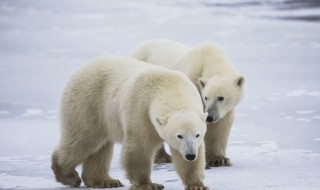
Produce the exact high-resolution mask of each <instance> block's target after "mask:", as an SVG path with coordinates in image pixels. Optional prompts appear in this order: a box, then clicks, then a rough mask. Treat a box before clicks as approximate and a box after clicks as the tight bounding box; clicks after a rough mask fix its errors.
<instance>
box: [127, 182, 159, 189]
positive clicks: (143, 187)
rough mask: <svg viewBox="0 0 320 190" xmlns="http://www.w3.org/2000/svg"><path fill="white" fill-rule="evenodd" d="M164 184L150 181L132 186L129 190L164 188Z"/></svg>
mask: <svg viewBox="0 0 320 190" xmlns="http://www.w3.org/2000/svg"><path fill="white" fill-rule="evenodd" d="M162 189H164V186H163V185H161V184H157V183H148V184H144V185H139V186H131V187H130V189H129V190H162Z"/></svg>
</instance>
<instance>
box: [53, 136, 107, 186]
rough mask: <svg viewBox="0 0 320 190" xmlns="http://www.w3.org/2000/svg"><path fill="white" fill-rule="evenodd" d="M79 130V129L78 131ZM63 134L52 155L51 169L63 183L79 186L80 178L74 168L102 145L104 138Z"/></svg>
mask: <svg viewBox="0 0 320 190" xmlns="http://www.w3.org/2000/svg"><path fill="white" fill-rule="evenodd" d="M78 132H79V131H78ZM79 136H81V138H78V136H77V135H76V134H69V135H64V136H63V137H62V139H61V141H60V145H59V147H58V148H57V149H56V150H55V151H54V153H53V155H52V166H51V168H52V170H53V172H54V174H55V177H56V180H57V181H58V182H61V183H62V184H64V185H69V186H71V187H79V186H80V184H81V179H80V177H79V175H78V173H77V171H76V170H75V168H76V167H77V166H78V165H79V164H81V163H82V162H84V161H85V160H86V159H87V158H88V157H89V156H90V155H91V154H93V153H94V152H96V151H97V150H99V149H100V148H101V146H102V145H103V140H104V138H102V137H101V138H96V137H93V136H92V134H90V133H89V134H86V135H79Z"/></svg>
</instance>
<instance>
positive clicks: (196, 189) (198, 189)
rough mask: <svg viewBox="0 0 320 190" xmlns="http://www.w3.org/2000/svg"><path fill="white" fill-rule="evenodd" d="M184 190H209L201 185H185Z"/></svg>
mask: <svg viewBox="0 0 320 190" xmlns="http://www.w3.org/2000/svg"><path fill="white" fill-rule="evenodd" d="M185 190H209V188H208V187H206V186H204V185H203V184H192V185H187V186H186V188H185Z"/></svg>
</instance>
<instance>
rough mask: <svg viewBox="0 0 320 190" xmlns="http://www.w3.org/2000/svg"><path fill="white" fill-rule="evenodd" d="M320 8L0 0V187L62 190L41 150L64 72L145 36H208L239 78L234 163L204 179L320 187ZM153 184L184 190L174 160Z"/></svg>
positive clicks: (52, 133) (249, 185)
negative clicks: (227, 57)
mask: <svg viewBox="0 0 320 190" xmlns="http://www.w3.org/2000/svg"><path fill="white" fill-rule="evenodd" d="M312 3H314V4H312ZM319 13H320V8H319V4H317V3H316V1H311V0H310V1H299V0H293V1H284V0H263V1H258V0H256V1H255V0H236V1H231V0H227V1H225V0H216V1H212V0H200V1H191V0H174V1H167V0H165V1H162V0H161V1H160V0H141V1H137V0H133V1H132V0H131V1H130V0H123V1H117V0H109V1H107V2H106V1H103V0H92V1H85V0H69V1H62V0H52V1H40V0H30V1H22V0H17V1H1V3H0V87H1V88H0V89H1V90H0V189H66V188H65V187H64V186H63V185H62V184H60V183H57V182H55V180H54V176H53V174H52V171H51V169H50V157H51V153H52V151H53V150H54V148H55V146H56V145H57V143H58V139H59V135H60V133H59V120H58V114H59V111H58V110H59V101H60V97H61V93H62V90H63V87H64V85H65V83H66V81H67V79H68V77H69V76H70V75H71V73H72V72H73V71H74V70H75V69H76V68H78V67H79V66H80V65H82V64H84V63H86V62H87V61H89V60H90V59H92V58H94V57H97V56H100V55H105V54H117V55H128V54H129V53H130V52H131V51H132V50H133V48H134V47H136V46H137V45H138V44H139V43H141V42H143V41H144V40H148V39H154V38H170V39H173V40H178V41H181V42H183V43H186V44H189V45H197V44H200V43H203V42H210V41H212V42H217V43H219V44H220V45H221V46H222V47H224V49H225V50H226V51H227V52H228V53H229V55H230V57H231V58H232V59H233V61H234V63H235V65H236V67H237V68H238V69H239V71H240V72H241V73H242V74H243V75H244V76H245V78H246V84H245V88H246V89H245V90H246V91H245V92H246V96H245V98H244V100H243V102H241V103H240V105H239V106H238V107H237V116H236V121H235V124H234V126H233V128H232V131H231V135H230V141H229V146H228V151H227V153H228V157H229V158H230V159H231V161H232V163H233V165H232V166H231V167H221V168H213V169H210V170H206V173H205V174H206V178H205V184H206V185H207V186H209V187H210V188H211V189H224V190H234V189H246V190H247V189H249V190H250V189H252V190H256V189H259V190H260V189H262V190H264V189H278V190H285V189H290V190H292V189H293V190H295V189H306V190H316V189H317V190H318V189H320V182H319V179H320V166H319V164H318V163H319V161H320V144H319V143H320V90H319V89H320V83H319V79H320V78H319V76H320V65H319V60H320V54H319V47H320V37H319V34H320V25H319V22H318V21H319V20H320V19H318V18H319V17H320V14H319ZM317 20H318V21H317ZM120 150H121V145H117V146H116V147H115V153H114V157H113V161H112V166H111V172H110V173H111V176H113V177H114V178H117V179H120V180H121V181H122V182H123V183H124V184H125V187H123V188H118V189H120V190H121V189H128V187H129V185H130V184H129V182H128V180H127V179H126V178H125V175H124V171H123V169H122V168H121V164H120V162H119V158H120V155H119V153H120ZM78 171H79V172H80V171H81V167H79V168H78ZM152 179H153V181H154V182H156V183H162V184H163V185H164V186H165V189H168V190H170V189H172V190H176V189H182V184H181V181H180V179H179V177H178V175H177V174H176V173H175V171H174V168H173V166H172V164H166V165H154V167H153V172H152ZM82 185H83V184H82ZM67 189H69V188H67Z"/></svg>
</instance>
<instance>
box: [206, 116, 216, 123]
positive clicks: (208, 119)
mask: <svg viewBox="0 0 320 190" xmlns="http://www.w3.org/2000/svg"><path fill="white" fill-rule="evenodd" d="M218 120H219V116H217V115H213V114H212V115H210V114H209V115H208V117H207V119H206V122H207V123H215V122H216V121H218Z"/></svg>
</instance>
